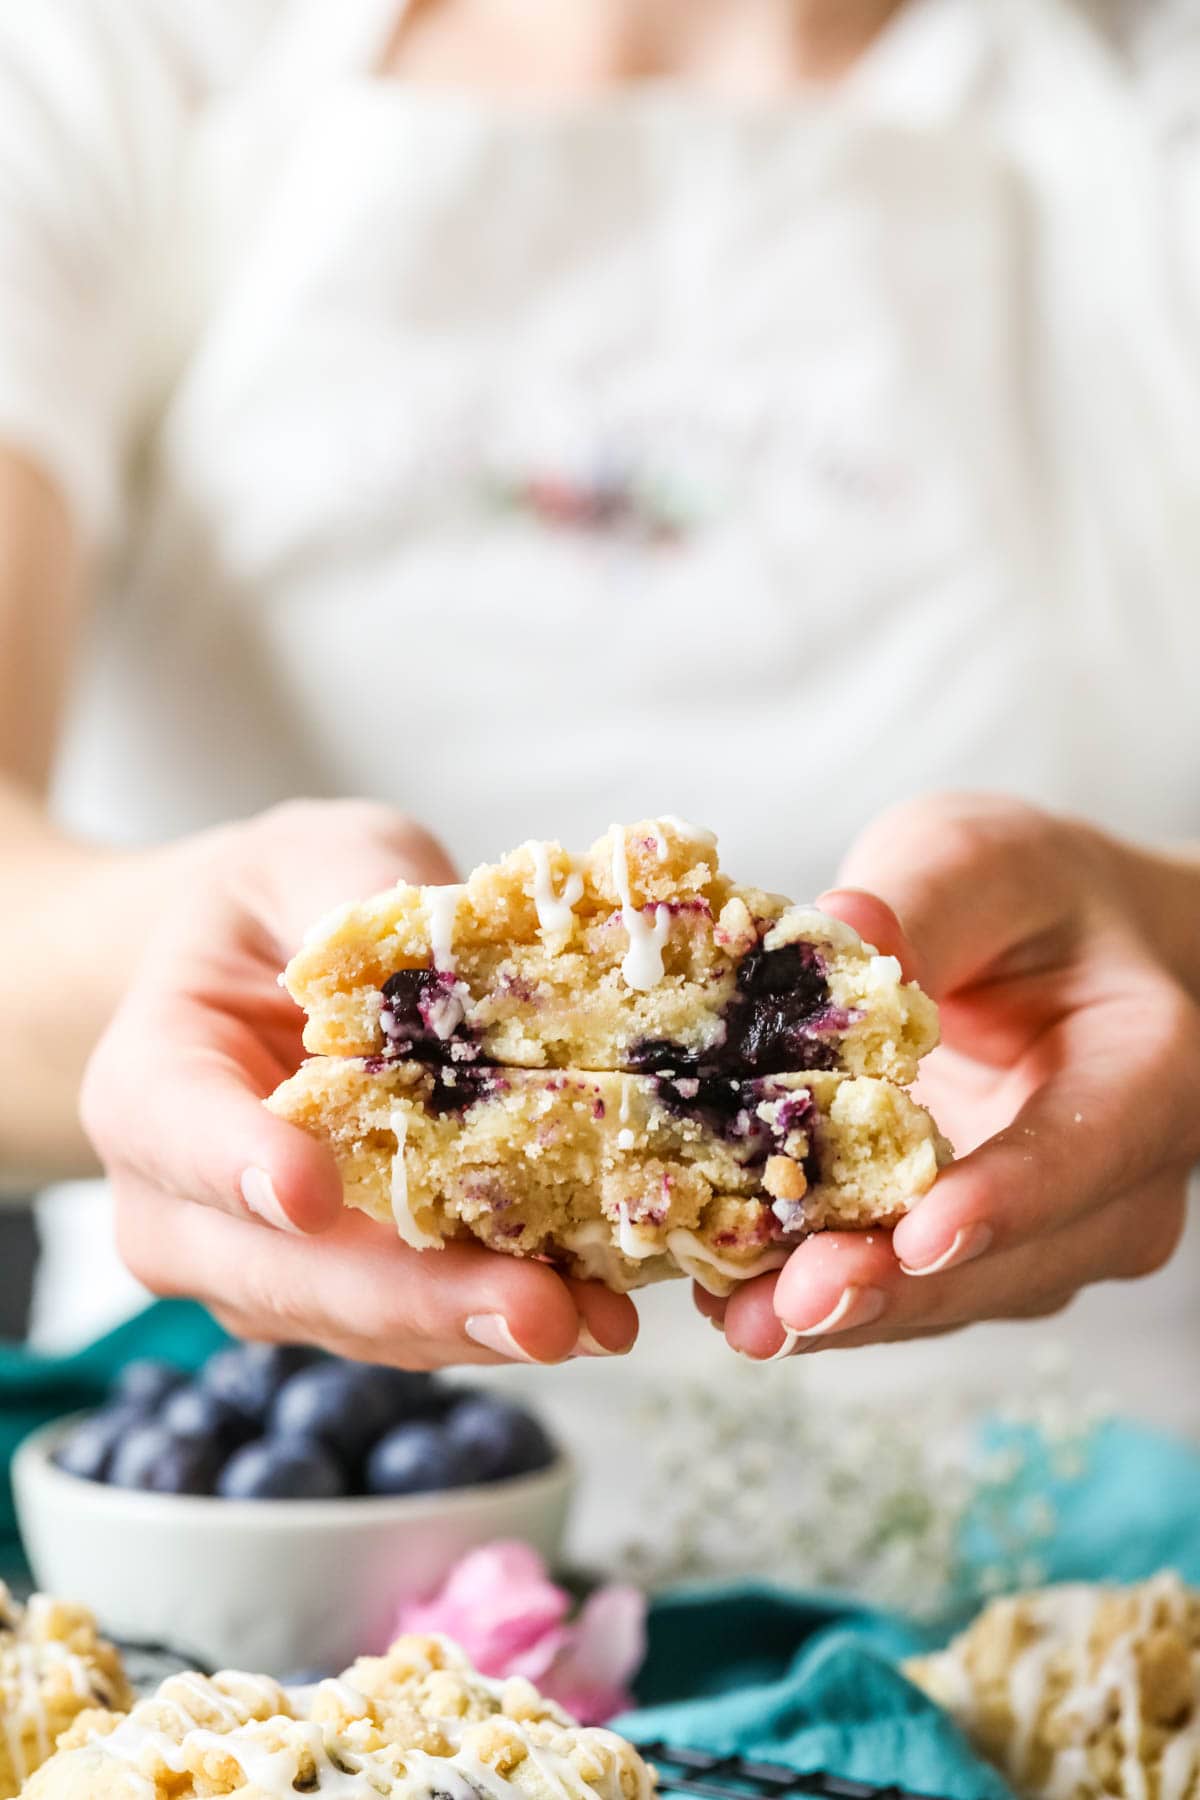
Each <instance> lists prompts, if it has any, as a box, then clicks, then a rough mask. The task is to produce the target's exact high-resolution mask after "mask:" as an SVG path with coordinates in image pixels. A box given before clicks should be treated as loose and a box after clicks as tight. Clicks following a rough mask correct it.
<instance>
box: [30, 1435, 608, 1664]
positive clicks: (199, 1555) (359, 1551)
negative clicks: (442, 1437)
mask: <svg viewBox="0 0 1200 1800" xmlns="http://www.w3.org/2000/svg"><path fill="white" fill-rule="evenodd" d="M74 1423H76V1421H75V1420H72V1419H62V1420H58V1421H56V1423H55V1424H53V1425H49V1426H47V1427H45V1428H44V1429H43V1430H41V1431H38V1432H35V1433H34V1434H33V1436H32V1437H29V1438H26V1440H25V1442H24V1443H23V1444H22V1445H21V1447H20V1449H19V1450H18V1451H17V1454H16V1457H15V1459H14V1461H13V1488H14V1491H15V1495H16V1502H17V1517H18V1521H19V1523H20V1527H21V1536H22V1538H23V1540H24V1544H25V1551H26V1554H27V1556H28V1558H29V1562H30V1566H31V1568H32V1570H33V1574H34V1578H35V1580H36V1581H37V1584H38V1586H39V1588H41V1589H43V1590H44V1591H45V1592H46V1593H51V1594H57V1595H59V1596H60V1597H61V1598H63V1599H64V1600H71V1601H75V1602H77V1603H78V1604H81V1605H83V1606H87V1607H90V1608H91V1610H92V1611H93V1612H94V1613H95V1614H96V1617H97V1618H98V1619H99V1621H100V1623H101V1625H102V1626H103V1627H104V1629H105V1630H106V1631H109V1632H111V1633H112V1634H113V1635H114V1636H115V1637H119V1638H123V1639H125V1640H126V1641H127V1642H129V1643H137V1644H155V1645H162V1646H165V1647H168V1648H170V1649H172V1650H175V1651H177V1652H178V1653H179V1654H180V1655H183V1656H186V1657H189V1658H195V1659H196V1660H197V1661H199V1662H201V1663H204V1664H207V1665H208V1667H209V1668H214V1669H215V1668H231V1667H232V1668H243V1669H254V1670H259V1671H262V1672H264V1673H266V1674H270V1675H277V1676H279V1675H290V1674H293V1673H297V1672H300V1671H307V1670H310V1669H334V1668H338V1669H340V1668H342V1667H344V1666H345V1665H346V1664H347V1663H349V1662H351V1661H352V1660H353V1659H354V1657H355V1656H358V1655H360V1654H362V1653H363V1652H364V1651H372V1650H379V1649H382V1648H383V1647H384V1645H385V1644H386V1642H387V1637H388V1631H389V1628H390V1626H391V1624H392V1620H393V1618H394V1616H395V1612H396V1609H397V1607H398V1606H399V1604H400V1602H401V1601H403V1600H411V1599H417V1598H424V1597H425V1596H427V1595H428V1594H430V1593H431V1592H432V1590H433V1589H434V1588H436V1587H437V1585H438V1583H439V1582H440V1581H441V1579H442V1577H443V1576H444V1575H446V1573H447V1572H448V1571H449V1569H450V1568H451V1566H452V1565H453V1564H454V1563H455V1562H456V1561H457V1560H458V1558H459V1557H460V1556H462V1555H463V1553H464V1552H465V1551H467V1550H470V1549H473V1548H474V1547H476V1546H477V1545H479V1544H486V1543H490V1542H491V1541H492V1540H493V1539H496V1538H521V1539H524V1541H525V1542H526V1543H530V1544H532V1545H533V1546H534V1548H535V1549H537V1550H540V1551H541V1552H542V1554H543V1555H544V1556H545V1557H546V1558H547V1560H548V1561H549V1562H551V1563H553V1561H554V1559H555V1558H556V1556H557V1555H558V1552H559V1550H560V1548H561V1545H562V1536H563V1528H564V1526H565V1523H566V1516H567V1506H568V1503H569V1500H570V1492H571V1483H572V1472H571V1467H570V1464H569V1462H568V1461H567V1459H566V1458H565V1457H560V1458H559V1459H558V1461H557V1462H555V1463H553V1464H552V1465H551V1467H550V1468H548V1469H545V1470H543V1471H541V1472H540V1473H539V1474H536V1475H523V1476H520V1477H518V1478H517V1479H515V1480H512V1481H493V1482H489V1483H487V1484H485V1485H481V1486H479V1487H470V1488H460V1489H457V1490H455V1491H454V1492H449V1493H444V1494H413V1495H404V1496H398V1497H396V1498H394V1499H392V1498H375V1497H371V1498H362V1499H348V1500H218V1499H208V1498H194V1497H192V1496H190V1495H182V1496H181V1495H175V1494H141V1493H131V1492H129V1491H128V1490H126V1489H124V1488H112V1487H105V1486H103V1485H102V1484H101V1483H100V1482H96V1481H83V1480H81V1479H80V1478H79V1477H78V1476H76V1475H68V1474H67V1473H66V1472H65V1470H63V1469H60V1468H58V1467H57V1466H56V1464H55V1463H54V1461H53V1455H54V1451H55V1450H56V1448H57V1447H58V1445H59V1444H60V1443H61V1442H62V1440H63V1438H64V1437H65V1436H66V1434H67V1433H68V1431H69V1430H70V1429H71V1426H72V1425H73V1424H74Z"/></svg>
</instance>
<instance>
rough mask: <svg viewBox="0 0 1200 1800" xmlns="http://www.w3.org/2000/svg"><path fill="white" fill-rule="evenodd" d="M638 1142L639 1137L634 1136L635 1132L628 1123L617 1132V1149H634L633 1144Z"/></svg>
mask: <svg viewBox="0 0 1200 1800" xmlns="http://www.w3.org/2000/svg"><path fill="white" fill-rule="evenodd" d="M636 1143H637V1138H636V1137H635V1136H634V1134H633V1132H632V1131H630V1129H629V1127H628V1125H626V1126H624V1127H622V1129H621V1130H620V1131H618V1133H617V1149H618V1150H632V1149H633V1146H634V1145H635V1144H636Z"/></svg>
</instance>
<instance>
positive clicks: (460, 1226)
mask: <svg viewBox="0 0 1200 1800" xmlns="http://www.w3.org/2000/svg"><path fill="white" fill-rule="evenodd" d="M268 1104H269V1106H270V1107H271V1109H272V1111H274V1112H276V1113H277V1114H279V1116H280V1117H282V1118H285V1119H288V1120H290V1121H291V1122H292V1123H293V1124H296V1125H299V1126H302V1127H303V1128H304V1129H305V1130H306V1131H309V1132H311V1133H313V1134H314V1135H316V1136H319V1137H321V1138H323V1139H324V1140H325V1141H326V1142H328V1143H329V1144H330V1146H331V1147H332V1149H333V1151H334V1154H335V1156H336V1157H337V1160H338V1163H339V1166H340V1169H341V1174H342V1182H343V1189H344V1193H345V1197H346V1200H347V1201H348V1202H349V1204H350V1205H352V1206H357V1207H359V1208H361V1209H362V1210H363V1211H364V1212H367V1213H370V1214H371V1215H372V1217H374V1218H377V1219H380V1220H383V1221H385V1222H388V1223H394V1225H395V1227H396V1229H397V1230H398V1232H399V1233H400V1235H401V1237H403V1238H404V1239H405V1241H406V1242H407V1243H409V1244H411V1245H412V1246H413V1247H414V1248H416V1249H421V1250H424V1249H436V1248H439V1247H440V1246H441V1245H442V1243H443V1242H444V1241H445V1240H446V1239H447V1238H452V1237H461V1236H464V1235H467V1234H470V1235H472V1236H474V1237H476V1238H478V1239H479V1240H480V1241H481V1242H483V1243H485V1244H487V1245H489V1246H490V1247H491V1248H492V1249H494V1250H501V1251H504V1252H506V1253H507V1254H510V1255H517V1256H536V1257H540V1258H542V1259H545V1260H549V1261H552V1262H554V1263H556V1264H558V1265H559V1266H560V1267H563V1268H565V1269H566V1270H568V1271H569V1272H570V1273H571V1274H574V1275H578V1276H581V1277H585V1278H586V1277H594V1278H597V1279H600V1280H603V1281H605V1282H606V1283H607V1285H608V1286H610V1287H613V1288H616V1289H629V1288H635V1287H642V1286H645V1285H646V1284H647V1283H648V1282H651V1281H657V1280H661V1279H663V1278H664V1277H668V1276H677V1275H690V1276H692V1277H693V1278H694V1279H695V1280H697V1281H698V1282H699V1283H700V1284H701V1285H702V1286H704V1287H706V1288H707V1289H708V1290H709V1292H710V1293H715V1294H724V1293H729V1292H730V1291H731V1290H732V1288H733V1287H734V1285H735V1284H736V1283H737V1282H738V1281H744V1280H747V1279H748V1278H750V1277H751V1276H753V1275H756V1274H760V1273H762V1272H763V1271H764V1270H766V1269H771V1268H777V1267H778V1266H779V1265H780V1264H781V1263H782V1262H784V1261H785V1260H786V1258H787V1256H788V1255H789V1253H790V1251H791V1250H792V1249H793V1248H794V1247H795V1246H796V1244H798V1243H799V1242H800V1241H801V1240H802V1239H803V1238H805V1237H807V1236H808V1235H809V1234H810V1233H812V1232H814V1231H819V1230H822V1229H825V1228H827V1227H842V1228H846V1229H857V1228H863V1227H869V1226H881V1227H882V1226H888V1225H892V1224H894V1223H896V1221H897V1220H898V1219H899V1218H901V1217H902V1216H903V1214H904V1213H905V1211H906V1210H907V1209H908V1207H909V1206H910V1205H911V1204H912V1203H913V1201H914V1200H916V1199H917V1198H918V1197H919V1196H920V1195H921V1194H923V1193H924V1192H926V1190H927V1189H928V1188H929V1187H930V1186H931V1185H932V1183H933V1180H934V1177H935V1176H936V1174H937V1171H938V1168H939V1166H940V1165H941V1164H942V1163H944V1162H945V1161H946V1160H947V1159H948V1158H949V1155H950V1147H949V1145H948V1144H946V1142H945V1140H944V1139H943V1138H942V1137H941V1136H940V1135H939V1133H938V1130H937V1127H936V1126H935V1125H934V1123H933V1120H932V1119H931V1118H930V1116H929V1114H928V1113H927V1112H925V1111H924V1109H923V1108H922V1107H920V1106H918V1105H917V1103H916V1102H915V1101H914V1100H912V1099H911V1098H910V1097H909V1095H908V1094H907V1093H905V1092H904V1091H903V1090H902V1089H900V1088H895V1087H892V1086H891V1085H890V1084H889V1083H888V1082H884V1081H877V1080H873V1079H871V1078H870V1077H867V1076H841V1075H834V1074H828V1073H823V1072H814V1073H809V1074H780V1075H766V1076H759V1077H741V1078H737V1077H732V1078H731V1077H724V1076H722V1077H718V1076H696V1075H671V1076H668V1075H622V1074H616V1073H613V1072H599V1073H592V1072H587V1073H585V1072H583V1071H580V1070H575V1069H572V1070H563V1071H556V1072H553V1073H548V1072H546V1071H542V1070H531V1069H517V1068H499V1067H496V1066H494V1065H490V1064H478V1063H475V1064H463V1065H459V1066H452V1067H449V1068H443V1067H438V1066H434V1067H430V1066H429V1065H426V1064H422V1063H417V1062H399V1063H390V1062H387V1061H386V1060H385V1059H383V1058H373V1059H371V1058H368V1059H361V1058H358V1059H356V1058H344V1057H315V1058H313V1059H312V1060H311V1061H309V1062H307V1063H305V1064H304V1066H303V1067H302V1068H301V1069H300V1071H299V1073H298V1074H296V1075H295V1076H293V1077H292V1078H291V1080H289V1081H286V1082H285V1083H284V1084H283V1086H282V1087H281V1088H279V1089H278V1091H277V1092H276V1093H275V1094H274V1096H273V1097H272V1098H271V1100H270V1101H269V1102H268Z"/></svg>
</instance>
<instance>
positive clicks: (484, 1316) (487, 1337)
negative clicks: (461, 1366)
mask: <svg viewBox="0 0 1200 1800" xmlns="http://www.w3.org/2000/svg"><path fill="white" fill-rule="evenodd" d="M463 1330H464V1331H465V1332H466V1334H467V1336H468V1337H469V1338H470V1339H471V1342H472V1343H473V1344H481V1345H482V1346H483V1348H484V1349H485V1350H494V1351H495V1352H496V1355H497V1356H504V1357H507V1358H508V1360H509V1362H523V1363H540V1362H541V1360H542V1359H541V1358H540V1357H538V1356H531V1355H530V1354H529V1351H528V1350H522V1348H521V1346H520V1344H518V1342H517V1340H516V1338H515V1337H514V1336H513V1334H512V1330H511V1328H510V1326H509V1323H508V1320H507V1319H506V1318H505V1317H504V1315H503V1313H475V1314H474V1315H473V1316H472V1317H471V1318H469V1319H468V1320H467V1322H466V1324H465V1325H464V1327H463Z"/></svg>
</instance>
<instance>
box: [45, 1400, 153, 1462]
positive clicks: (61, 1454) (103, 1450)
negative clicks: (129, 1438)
mask: <svg viewBox="0 0 1200 1800" xmlns="http://www.w3.org/2000/svg"><path fill="white" fill-rule="evenodd" d="M144 1419H145V1414H144V1413H143V1412H142V1411H141V1409H140V1407H137V1406H130V1405H125V1406H106V1407H105V1408H104V1409H103V1410H102V1411H101V1412H95V1413H92V1414H91V1416H90V1417H89V1418H86V1419H81V1420H80V1422H79V1424H78V1425H77V1426H76V1427H75V1429H74V1431H73V1432H72V1433H71V1435H70V1437H68V1438H66V1439H65V1440H64V1441H63V1443H62V1444H60V1445H59V1448H58V1450H57V1451H56V1452H55V1456H54V1460H55V1462H56V1463H57V1464H58V1466H59V1468H60V1469H65V1470H66V1471H67V1473H68V1475H78V1476H79V1477H80V1478H81V1479H82V1480H84V1481H104V1480H105V1479H106V1477H107V1475H108V1469H109V1464H110V1463H111V1461H112V1455H113V1451H114V1450H115V1449H116V1447H117V1444H118V1443H119V1441H120V1439H121V1437H122V1436H123V1435H124V1433H125V1432H126V1431H128V1430H129V1428H130V1426H131V1425H136V1424H141V1423H143V1422H144Z"/></svg>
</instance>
